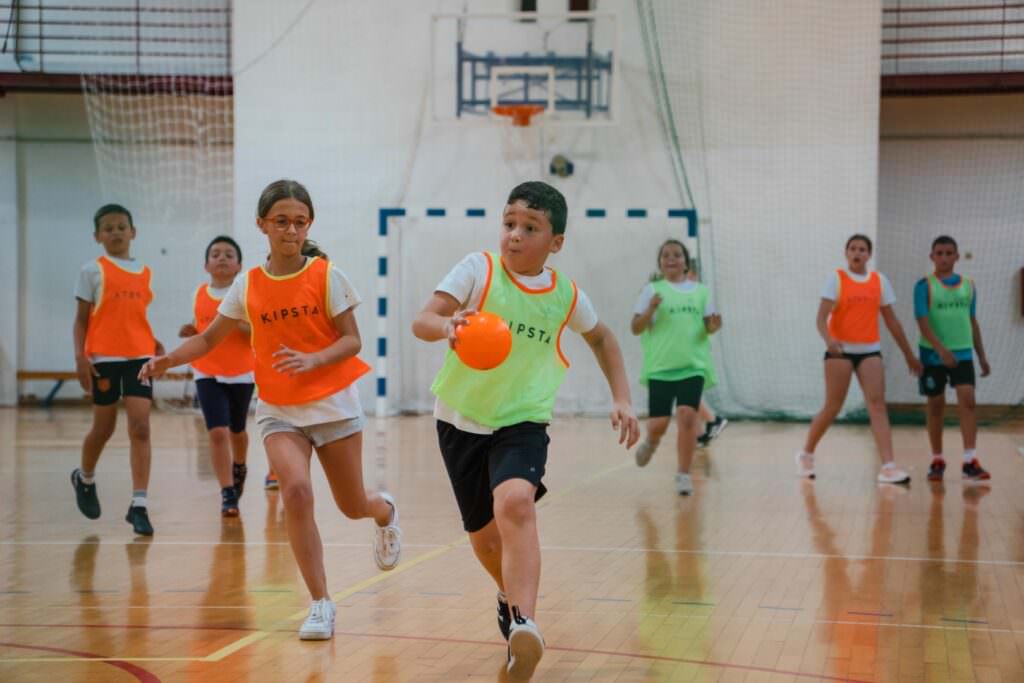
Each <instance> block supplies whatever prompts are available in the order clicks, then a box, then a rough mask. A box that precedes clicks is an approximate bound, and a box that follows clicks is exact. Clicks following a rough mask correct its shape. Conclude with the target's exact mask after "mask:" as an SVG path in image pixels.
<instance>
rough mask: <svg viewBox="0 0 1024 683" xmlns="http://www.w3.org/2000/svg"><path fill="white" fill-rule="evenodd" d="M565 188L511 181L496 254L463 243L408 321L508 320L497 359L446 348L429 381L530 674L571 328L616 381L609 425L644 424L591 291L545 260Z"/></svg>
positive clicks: (474, 531) (516, 657)
mask: <svg viewBox="0 0 1024 683" xmlns="http://www.w3.org/2000/svg"><path fill="white" fill-rule="evenodd" d="M567 213H568V211H567V208H566V203H565V198H564V197H563V196H562V194H561V193H560V192H559V191H558V190H556V189H555V188H554V187H552V186H550V185H548V184H547V183H543V182H527V183H523V184H521V185H518V186H517V187H516V188H514V189H513V190H512V192H511V194H510V195H509V198H508V202H507V205H506V206H505V209H504V211H503V213H502V227H501V233H500V239H499V243H500V254H494V253H485V254H480V253H477V254H470V255H469V256H467V257H465V258H464V259H463V260H462V261H460V262H459V263H458V264H457V265H456V266H455V267H454V268H453V269H452V270H451V272H449V273H448V275H447V276H446V277H445V278H444V280H442V281H441V283H440V284H439V285H438V286H437V288H436V289H435V291H434V294H433V296H432V297H431V299H430V300H429V301H428V302H427V304H426V306H424V308H423V310H422V311H420V313H419V315H418V316H417V317H416V320H415V321H414V322H413V327H412V330H413V334H415V335H416V336H417V337H419V338H420V339H422V340H424V341H440V340H442V339H447V340H448V343H449V345H453V344H454V343H455V339H456V337H455V332H456V330H457V329H458V327H459V326H461V325H465V324H467V322H466V318H467V317H468V316H469V315H470V314H471V313H473V312H475V311H477V310H482V311H490V312H493V313H496V314H498V315H500V316H501V317H502V318H504V319H505V320H506V321H508V322H509V326H510V328H511V329H512V335H513V336H512V339H513V341H512V351H511V353H510V354H509V356H508V358H507V359H506V360H505V361H504V363H502V364H501V365H499V366H498V367H497V368H494V369H493V370H488V371H478V370H472V369H470V368H469V367H467V366H465V365H464V364H463V363H462V362H461V361H460V360H459V359H458V357H457V356H456V355H455V354H454V353H453V352H452V351H451V350H449V351H448V353H447V356H446V358H445V363H444V366H443V367H442V368H441V371H440V372H439V373H438V375H437V378H436V379H435V380H434V384H433V386H432V387H431V390H432V391H433V392H434V394H435V395H436V397H437V400H436V402H435V406H434V416H435V417H436V418H437V434H438V443H439V445H440V448H441V455H442V457H443V458H444V462H445V467H446V469H447V471H448V476H449V478H450V479H451V483H452V488H453V490H454V492H455V499H456V501H457V503H458V506H459V511H460V513H461V515H462V523H463V527H464V528H465V530H466V532H467V533H468V534H469V540H470V544H471V545H472V547H473V552H474V553H475V554H476V556H477V559H478V560H479V561H480V564H481V565H483V567H484V569H485V570H487V573H488V574H490V575H491V577H492V578H493V579H494V581H495V583H497V585H498V590H499V593H498V626H499V628H500V629H501V632H502V635H504V636H505V638H506V639H507V640H508V644H509V645H508V654H509V662H508V672H509V674H510V675H511V676H512V677H513V678H529V677H530V676H531V675H532V674H533V671H534V669H535V668H536V666H537V663H538V662H539V661H540V658H541V656H543V653H544V640H543V638H542V637H541V634H540V630H539V629H538V628H537V625H536V624H535V623H534V622H533V617H534V614H535V610H536V605H537V591H538V587H539V584H540V541H539V538H538V536H537V520H536V509H535V502H536V501H537V500H538V499H540V497H541V496H543V495H544V493H545V492H546V488H545V487H544V484H543V483H542V482H541V478H542V477H543V476H544V467H545V464H546V462H547V446H548V441H549V439H548V436H547V423H549V422H550V421H551V415H552V408H553V406H554V401H555V394H556V393H557V391H558V388H559V386H560V385H561V383H562V380H563V378H564V376H565V371H566V369H567V368H568V367H569V363H568V360H567V359H566V358H565V355H564V354H563V353H562V348H561V337H562V332H563V331H564V329H565V328H566V327H569V328H570V329H571V330H573V331H574V332H577V333H579V334H581V335H582V336H583V338H584V339H585V340H586V342H587V344H588V345H589V346H590V348H591V350H592V351H593V353H594V356H595V357H596V358H597V361H598V364H599V365H600V366H601V370H602V371H603V372H604V375H605V378H606V379H607V381H608V386H609V387H610V389H611V393H612V400H613V402H614V406H613V408H612V412H611V422H612V426H613V427H614V428H616V429H618V430H619V432H620V433H619V443H623V442H625V443H626V448H630V447H631V446H632V445H633V444H634V443H636V440H637V438H638V437H639V425H638V422H637V419H636V414H635V413H634V412H633V408H632V405H631V401H630V396H629V382H628V380H627V378H626V372H625V367H624V363H623V360H622V352H621V351H620V349H619V344H618V342H617V341H616V339H615V336H614V335H613V334H612V332H611V330H609V329H608V327H607V326H606V325H605V324H604V323H602V322H600V321H599V320H598V318H597V315H596V313H595V312H594V309H593V307H592V306H591V304H590V301H589V299H588V298H587V296H586V294H584V293H583V292H582V291H580V290H579V288H578V287H577V286H576V283H575V282H573V281H572V280H570V279H569V278H567V277H565V276H564V275H563V274H562V273H560V272H558V271H555V270H553V269H551V268H546V267H545V263H546V261H547V259H548V256H550V255H551V254H555V253H557V252H558V251H559V250H560V249H561V248H562V243H563V242H564V240H565V223H566V217H567Z"/></svg>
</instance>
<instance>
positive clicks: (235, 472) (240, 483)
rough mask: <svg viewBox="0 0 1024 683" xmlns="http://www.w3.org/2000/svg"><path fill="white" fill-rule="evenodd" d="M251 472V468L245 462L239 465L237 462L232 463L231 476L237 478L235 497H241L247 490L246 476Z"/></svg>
mask: <svg viewBox="0 0 1024 683" xmlns="http://www.w3.org/2000/svg"><path fill="white" fill-rule="evenodd" d="M248 474H249V468H248V467H246V466H245V463H242V464H241V465H239V464H238V463H237V462H236V463H232V464H231V476H232V478H233V479H234V480H235V482H234V483H235V497H236V498H241V497H242V491H244V490H245V477H246V475H248Z"/></svg>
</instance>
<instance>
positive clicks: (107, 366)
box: [92, 358, 153, 406]
mask: <svg viewBox="0 0 1024 683" xmlns="http://www.w3.org/2000/svg"><path fill="white" fill-rule="evenodd" d="M148 360H149V359H148V358H137V359H135V360H115V361H107V362H100V363H93V367H94V368H96V372H97V373H98V374H99V377H93V378H92V402H93V404H94V405H98V406H112V405H114V404H115V403H117V401H118V400H119V399H120V398H121V397H122V396H138V397H139V398H148V399H149V400H151V401H152V400H153V384H152V382H151V380H148V379H146V380H141V381H140V380H139V370H141V369H142V366H143V365H145V364H146V361H148Z"/></svg>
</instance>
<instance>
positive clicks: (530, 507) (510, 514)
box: [494, 481, 536, 525]
mask: <svg viewBox="0 0 1024 683" xmlns="http://www.w3.org/2000/svg"><path fill="white" fill-rule="evenodd" d="M520 483H523V484H526V482H525V481H523V482H520ZM535 514H536V508H535V507H534V492H533V487H531V486H515V487H514V488H512V489H511V490H507V491H503V492H502V494H501V495H499V496H495V499H494V516H495V517H496V518H497V519H498V520H500V521H502V522H507V523H511V524H516V525H519V524H525V523H527V522H529V521H530V520H532V519H533V518H534V515H535Z"/></svg>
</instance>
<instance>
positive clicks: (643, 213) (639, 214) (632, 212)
mask: <svg viewBox="0 0 1024 683" xmlns="http://www.w3.org/2000/svg"><path fill="white" fill-rule="evenodd" d="M626 218H647V209H626Z"/></svg>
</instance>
